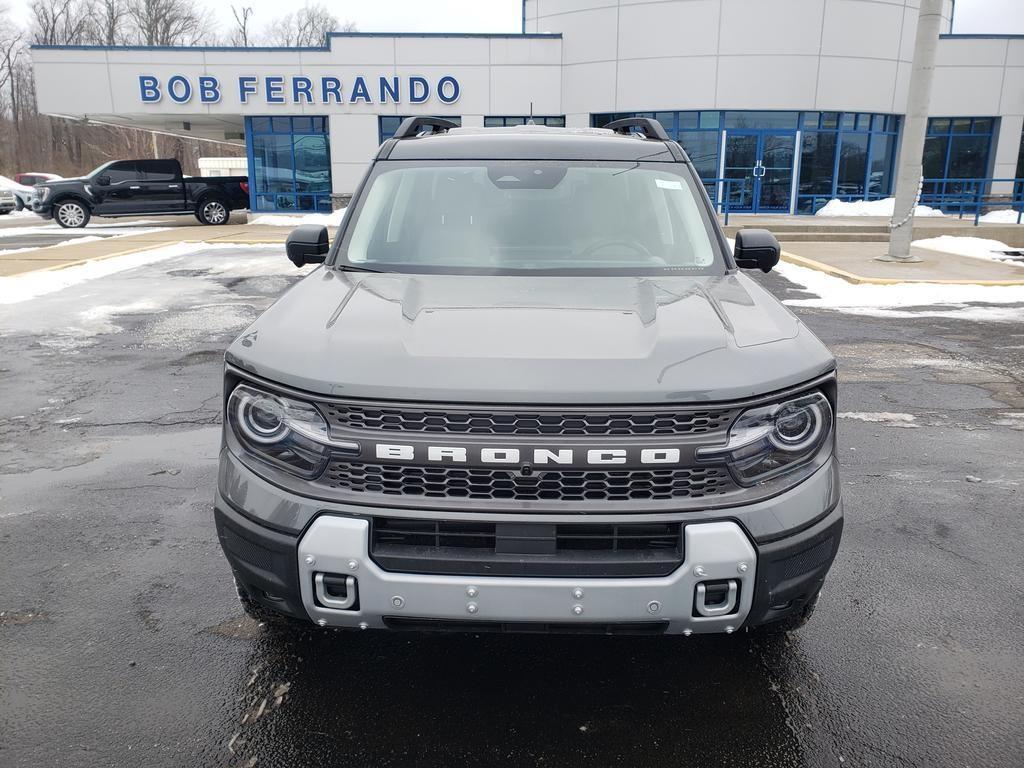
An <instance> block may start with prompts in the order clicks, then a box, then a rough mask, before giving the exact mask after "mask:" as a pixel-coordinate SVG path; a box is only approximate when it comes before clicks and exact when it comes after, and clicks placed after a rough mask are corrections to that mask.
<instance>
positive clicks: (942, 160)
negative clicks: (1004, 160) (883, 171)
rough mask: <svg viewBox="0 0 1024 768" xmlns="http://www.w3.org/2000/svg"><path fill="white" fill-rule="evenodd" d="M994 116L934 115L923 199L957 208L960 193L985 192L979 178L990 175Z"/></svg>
mask: <svg viewBox="0 0 1024 768" xmlns="http://www.w3.org/2000/svg"><path fill="white" fill-rule="evenodd" d="M995 125H996V118H993V117H932V118H929V119H928V133H927V136H926V137H925V141H924V168H923V172H922V173H923V175H924V178H925V182H924V185H923V186H922V188H921V201H922V202H923V203H925V204H933V205H936V206H938V207H942V208H949V209H950V210H955V209H958V207H959V206H958V200H959V199H960V196H964V198H963V199H966V198H968V197H969V198H971V199H973V198H974V196H975V195H976V194H979V193H980V194H985V193H986V192H987V190H985V189H981V187H982V186H985V185H983V184H979V182H978V180H979V179H984V178H986V177H988V176H989V161H990V158H991V155H992V137H993V135H994V134H995Z"/></svg>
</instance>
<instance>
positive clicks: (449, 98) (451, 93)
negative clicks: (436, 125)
mask: <svg viewBox="0 0 1024 768" xmlns="http://www.w3.org/2000/svg"><path fill="white" fill-rule="evenodd" d="M446 85H448V86H451V87H450V88H449V90H448V93H447V94H446V93H445V86H446ZM437 98H439V99H440V100H441V101H443V102H444V103H445V104H454V103H455V102H456V101H458V100H459V81H458V80H456V79H455V78H454V77H452V76H451V75H445V76H444V77H442V78H441V79H440V80H438V81H437Z"/></svg>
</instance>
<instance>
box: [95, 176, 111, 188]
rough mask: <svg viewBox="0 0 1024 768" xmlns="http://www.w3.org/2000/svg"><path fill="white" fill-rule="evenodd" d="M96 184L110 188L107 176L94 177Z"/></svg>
mask: <svg viewBox="0 0 1024 768" xmlns="http://www.w3.org/2000/svg"><path fill="white" fill-rule="evenodd" d="M96 183H97V184H99V185H100V186H101V187H109V186H110V177H109V176H97V177H96Z"/></svg>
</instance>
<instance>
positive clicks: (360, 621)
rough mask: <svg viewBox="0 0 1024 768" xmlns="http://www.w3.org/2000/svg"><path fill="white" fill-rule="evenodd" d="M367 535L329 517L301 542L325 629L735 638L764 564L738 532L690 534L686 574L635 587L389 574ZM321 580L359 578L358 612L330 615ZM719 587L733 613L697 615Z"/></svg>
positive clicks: (726, 525) (306, 592) (699, 528)
mask: <svg viewBox="0 0 1024 768" xmlns="http://www.w3.org/2000/svg"><path fill="white" fill-rule="evenodd" d="M369 532H370V526H369V523H368V522H367V521H366V520H363V519H357V518H350V517H340V516H334V515H323V516H321V517H318V518H317V519H316V520H315V521H314V522H313V524H312V525H311V526H310V527H309V529H308V530H307V531H306V533H305V534H304V535H303V537H302V539H301V541H300V542H299V547H298V559H299V563H298V565H299V583H300V585H301V591H302V602H303V605H304V606H305V609H306V611H307V613H309V616H310V618H311V619H312V620H313V621H315V622H317V623H318V624H320V625H322V626H337V627H364V628H367V627H384V626H385V622H384V619H385V617H396V618H410V619H437V620H454V621H488V622H494V621H497V622H510V623H515V622H529V623H558V624H561V625H564V624H572V623H580V624H594V623H599V624H609V623H620V622H623V623H625V622H628V623H636V622H648V621H651V622H668V625H667V628H666V631H667V632H669V633H682V634H690V633H691V632H731V631H733V630H734V629H737V628H739V627H740V625H742V623H743V621H744V620H745V619H746V617H747V614H748V613H749V611H750V605H751V601H752V599H753V595H754V575H755V574H756V572H757V562H756V558H757V556H756V553H755V550H754V547H753V545H752V544H751V543H750V541H749V540H748V539H747V537H746V535H745V534H744V533H743V531H742V529H741V528H740V527H739V526H738V525H737V524H736V523H732V522H714V523H695V524H691V525H687V526H686V528H685V529H684V547H685V549H684V552H685V560H684V562H683V564H682V565H681V566H680V567H679V568H678V569H677V570H676V571H674V572H673V573H671V574H670V575H668V576H664V577H658V578H636V579H631V578H613V579H593V578H590V579H568V578H515V577H479V576H432V575H423V574H412V573H391V572H388V571H384V570H381V569H380V568H379V567H378V566H377V565H376V564H375V563H374V562H373V561H372V560H371V559H370V556H369ZM324 573H328V574H333V575H335V576H340V577H353V578H354V584H355V588H356V590H357V600H356V601H355V604H354V607H353V608H347V609H346V608H330V607H326V603H327V602H330V600H329V599H328V600H324V599H323V598H324V594H323V592H322V587H318V586H317V583H318V579H317V576H318V574H324ZM720 580H734V581H735V585H736V593H737V595H736V606H735V609H734V610H731V611H730V612H729V613H728V615H723V616H701V615H694V614H695V610H694V604H695V603H694V601H695V597H696V595H697V588H698V584H700V583H702V582H708V581H720ZM319 581H320V583H321V584H322V581H323V579H322V578H321V579H320V580H319ZM350 583H352V582H350ZM318 592H319V593H320V598H319V599H318V597H317V593H318ZM344 602H345V601H339V602H337V604H338V605H344Z"/></svg>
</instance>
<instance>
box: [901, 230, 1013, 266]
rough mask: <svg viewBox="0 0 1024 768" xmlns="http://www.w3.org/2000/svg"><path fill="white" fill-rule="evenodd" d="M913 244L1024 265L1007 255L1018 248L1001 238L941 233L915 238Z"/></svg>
mask: <svg viewBox="0 0 1024 768" xmlns="http://www.w3.org/2000/svg"><path fill="white" fill-rule="evenodd" d="M911 245H914V246H916V247H917V248H927V249H929V250H932V251H942V252H943V253H955V254H957V255H958V256H970V257H971V258H972V259H985V260H986V261H1001V262H1005V263H1007V264H1014V265H1019V266H1024V264H1020V263H1019V262H1015V261H1013V260H1012V259H1011V258H1010V257H1009V256H1007V255H1006V253H1005V251H1015V250H1018V249H1016V248H1014V247H1013V246H1010V245H1007V244H1006V243H1004V242H1001V241H1000V240H986V239H985V238H983V237H956V236H954V235H940V236H939V237H929V238H926V239H924V240H915V241H914V242H913V243H911Z"/></svg>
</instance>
